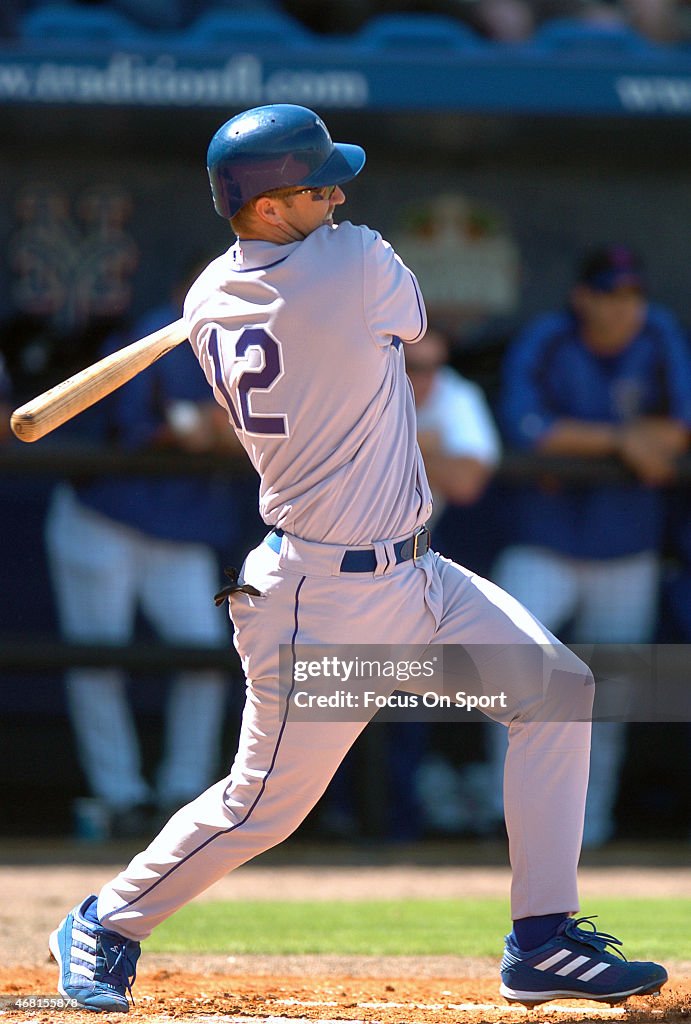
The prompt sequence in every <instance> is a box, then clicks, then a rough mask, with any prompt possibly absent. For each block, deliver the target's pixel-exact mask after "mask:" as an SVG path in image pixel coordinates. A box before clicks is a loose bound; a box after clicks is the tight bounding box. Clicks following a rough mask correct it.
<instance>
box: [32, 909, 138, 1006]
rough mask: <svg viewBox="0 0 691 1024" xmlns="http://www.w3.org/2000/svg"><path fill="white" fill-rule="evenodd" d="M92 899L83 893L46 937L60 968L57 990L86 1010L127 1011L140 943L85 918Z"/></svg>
mask: <svg viewBox="0 0 691 1024" xmlns="http://www.w3.org/2000/svg"><path fill="white" fill-rule="evenodd" d="M94 900H96V896H87V898H86V899H85V900H84V902H83V903H81V904H80V905H78V906H76V907H75V908H74V910H71V911H70V913H69V914H68V915H67V917H66V918H65V920H64V921H62V923H61V924H60V926H59V927H58V928H57V929H56V930H55V931H54V932H53V933H52V935H51V936H50V939H49V946H50V952H51V954H52V955H53V957H54V959H55V960H56V961H57V964H58V967H59V969H60V978H59V980H58V991H59V992H60V994H61V995H63V996H65V997H66V998H67V999H76V1000H77V1002H78V1003H79V1005H80V1006H84V1007H85V1008H86V1009H87V1010H117V1011H119V1012H120V1013H127V1011H128V1010H129V1001H128V999H127V996H128V993H129V995H130V996H131V995H132V985H133V984H134V979H135V977H136V964H137V960H138V959H139V953H140V951H141V950H140V946H139V943H138V942H134V941H133V940H132V939H125V938H123V936H122V935H118V934H117V932H109V931H107V930H106V929H105V928H103V927H102V926H101V925H98V924H94V923H93V922H92V921H87V920H86V918H85V917H84V914H85V913H86V911H87V908H88V907H89V906H91V904H92V903H93V902H94Z"/></svg>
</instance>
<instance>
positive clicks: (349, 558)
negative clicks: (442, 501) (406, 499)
mask: <svg viewBox="0 0 691 1024" xmlns="http://www.w3.org/2000/svg"><path fill="white" fill-rule="evenodd" d="M283 532H284V531H283V530H272V531H271V533H270V534H268V536H267V537H266V543H267V544H268V545H269V547H270V548H271V550H272V551H275V552H276V553H277V554H278V553H279V552H280V550H281V537H282V536H283ZM431 543H432V538H431V535H430V532H429V530H428V529H427V527H426V526H421V527H420V529H419V530H417V531H416V532H415V533H414V534H413V536H412V537H408V538H407V540H399V541H397V542H396V543H395V544H394V546H393V550H394V556H395V559H396V565H399V564H400V563H401V562H407V561H409V559H411V558H412V559H413V561H414V560H415V559H416V558H422V556H423V555H425V554H427V552H428V551H429V549H430V547H431ZM376 568H377V556H376V553H375V551H374V548H348V550H347V551H346V553H345V554H344V555H343V558H342V560H341V572H374V571H375V569H376Z"/></svg>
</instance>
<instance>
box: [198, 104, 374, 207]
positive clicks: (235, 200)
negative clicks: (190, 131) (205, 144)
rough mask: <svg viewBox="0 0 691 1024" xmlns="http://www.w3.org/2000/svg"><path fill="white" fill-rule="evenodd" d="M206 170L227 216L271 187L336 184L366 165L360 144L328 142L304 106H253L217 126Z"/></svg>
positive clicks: (322, 128)
mask: <svg viewBox="0 0 691 1024" xmlns="http://www.w3.org/2000/svg"><path fill="white" fill-rule="evenodd" d="M206 162H207V169H208V171H209V180H210V182H211V193H212V195H213V200H214V206H215V207H216V212H217V213H218V214H220V216H221V217H225V218H230V217H234V216H235V214H236V213H237V212H238V210H240V209H241V208H242V207H243V206H244V205H245V203H247V202H249V200H250V199H253V198H254V196H258V195H261V193H262V192H270V191H271V190H272V189H275V188H285V187H292V186H293V185H304V186H305V187H308V188H309V187H311V186H313V185H314V186H319V185H341V184H343V183H344V182H346V181H349V180H350V179H351V178H354V177H355V175H356V174H359V173H360V171H361V170H362V168H363V167H364V164H365V151H364V149H362V148H361V147H360V146H352V145H348V144H347V143H343V142H332V141H331V136H330V135H329V132H328V130H327V128H326V125H325V124H324V122H323V121H322V119H321V118H320V117H319V116H318V115H317V114H315V113H314V111H313V110H308V109H307V107H298V106H294V105H293V104H292V103H274V104H272V105H270V106H267V107H254V108H253V109H252V110H246V111H244V113H242V114H237V116H236V117H231V119H230V121H226V123H225V124H224V125H222V126H221V127H220V128H219V129H218V131H217V132H216V134H215V135H214V137H213V138H212V140H211V143H210V144H209V151H208V154H207V161H206Z"/></svg>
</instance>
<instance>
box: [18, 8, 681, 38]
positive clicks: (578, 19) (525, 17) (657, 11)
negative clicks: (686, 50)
mask: <svg viewBox="0 0 691 1024" xmlns="http://www.w3.org/2000/svg"><path fill="white" fill-rule="evenodd" d="M45 3H46V0H3V3H2V5H0V36H4V37H16V36H21V34H22V21H23V19H24V17H25V16H26V15H27V14H28V13H29V12H31V11H33V10H36V9H37V8H38V7H41V6H44V5H45ZM70 5H71V6H74V7H80V6H81V7H83V8H99V7H101V8H107V9H111V10H114V11H117V12H118V13H120V14H121V15H123V16H125V17H126V18H127V19H129V20H131V21H132V23H133V24H135V25H138V26H140V27H142V28H144V29H153V30H156V29H159V30H162V31H178V30H184V29H185V28H186V27H187V26H189V25H190V24H192V23H193V22H194V21H195V20H196V19H197V18H198V17H199V16H200V15H202V14H204V13H206V12H207V11H211V10H230V11H240V12H250V13H254V14H256V13H261V12H280V13H283V14H286V15H289V16H291V17H293V18H294V19H295V20H296V21H298V22H299V23H301V24H302V25H303V26H304V27H306V28H308V29H309V30H310V31H312V32H314V33H316V34H318V35H324V36H328V35H339V34H343V35H347V34H350V33H355V32H358V31H359V30H360V29H361V28H362V27H363V26H364V25H365V24H366V23H367V22H368V21H369V20H370V19H372V18H375V17H376V16H378V15H382V14H387V15H390V14H410V13H412V14H434V15H443V16H445V17H448V18H451V19H453V20H455V21H457V22H459V23H461V24H463V25H464V26H467V27H468V28H470V29H472V30H473V31H475V32H476V33H477V34H478V35H479V36H480V37H482V38H485V39H490V40H494V41H497V42H505V43H515V42H522V41H525V40H528V39H530V38H531V37H532V36H533V34H534V33H535V32H536V31H538V30H539V29H540V27H541V26H543V25H545V24H546V23H549V22H553V21H555V19H559V20H560V19H567V20H568V21H569V22H573V23H581V24H583V25H585V26H589V27H591V28H593V29H599V30H601V31H602V32H604V33H607V32H612V31H614V32H616V31H626V30H630V31H633V32H635V33H637V34H639V35H640V36H642V37H643V38H644V39H647V40H649V41H651V42H654V43H658V44H663V45H666V44H676V43H684V42H688V40H689V39H690V38H691V3H690V2H689V0H70Z"/></svg>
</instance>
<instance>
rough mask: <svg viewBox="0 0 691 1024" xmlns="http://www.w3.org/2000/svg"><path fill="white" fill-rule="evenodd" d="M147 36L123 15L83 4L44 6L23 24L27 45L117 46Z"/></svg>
mask: <svg viewBox="0 0 691 1024" xmlns="http://www.w3.org/2000/svg"><path fill="white" fill-rule="evenodd" d="M146 35H147V34H146V33H143V31H142V29H140V28H139V26H137V25H135V24H134V23H133V22H131V21H130V20H129V19H128V18H126V17H125V16H124V15H123V14H120V12H119V11H114V10H111V9H110V8H108V7H86V6H82V5H81V4H71V3H47V4H43V5H41V6H40V7H34V8H33V9H31V10H29V11H27V12H26V14H24V15H23V17H22V18H21V20H20V22H19V38H20V39H21V40H24V41H26V42H43V41H50V42H51V43H56V42H61V43H67V44H69V43H73V42H74V41H76V40H79V41H84V42H86V41H89V42H94V43H99V42H103V43H117V42H127V41H135V40H142V39H143V38H146Z"/></svg>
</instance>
